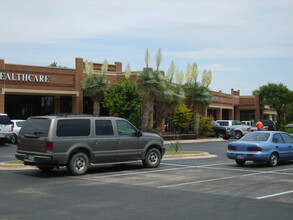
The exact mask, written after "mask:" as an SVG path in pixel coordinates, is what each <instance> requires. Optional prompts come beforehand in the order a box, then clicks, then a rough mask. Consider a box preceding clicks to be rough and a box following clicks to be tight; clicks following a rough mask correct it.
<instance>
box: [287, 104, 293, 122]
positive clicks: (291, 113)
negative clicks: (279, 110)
mask: <svg viewBox="0 0 293 220" xmlns="http://www.w3.org/2000/svg"><path fill="white" fill-rule="evenodd" d="M286 123H288V124H289V123H291V124H292V123H293V103H291V104H289V105H288V106H287V109H286Z"/></svg>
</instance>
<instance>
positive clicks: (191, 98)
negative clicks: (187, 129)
mask: <svg viewBox="0 0 293 220" xmlns="http://www.w3.org/2000/svg"><path fill="white" fill-rule="evenodd" d="M184 91H185V101H186V103H187V105H188V106H189V107H190V108H191V109H192V111H193V113H194V119H193V120H194V121H193V123H194V124H193V129H194V134H195V136H196V137H198V134H199V121H200V114H201V113H202V112H203V110H204V109H205V108H206V107H208V106H209V104H210V103H211V102H212V94H211V92H210V90H209V89H208V88H207V87H205V86H203V85H201V84H200V83H198V82H193V83H188V84H186V85H185V86H184Z"/></svg>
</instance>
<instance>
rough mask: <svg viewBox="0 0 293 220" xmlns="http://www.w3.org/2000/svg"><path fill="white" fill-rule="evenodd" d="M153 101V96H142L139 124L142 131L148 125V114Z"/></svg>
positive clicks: (151, 108)
mask: <svg viewBox="0 0 293 220" xmlns="http://www.w3.org/2000/svg"><path fill="white" fill-rule="evenodd" d="M154 101H155V98H154V97H153V96H151V95H150V94H146V95H144V97H143V103H142V121H141V126H140V127H141V130H142V131H146V129H147V127H148V124H149V119H150V114H151V112H152V111H153V106H154Z"/></svg>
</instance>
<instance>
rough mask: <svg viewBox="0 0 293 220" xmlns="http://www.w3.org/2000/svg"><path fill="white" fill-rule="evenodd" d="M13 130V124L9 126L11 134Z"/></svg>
mask: <svg viewBox="0 0 293 220" xmlns="http://www.w3.org/2000/svg"><path fill="white" fill-rule="evenodd" d="M13 129H14V126H13V124H12V125H11V132H13Z"/></svg>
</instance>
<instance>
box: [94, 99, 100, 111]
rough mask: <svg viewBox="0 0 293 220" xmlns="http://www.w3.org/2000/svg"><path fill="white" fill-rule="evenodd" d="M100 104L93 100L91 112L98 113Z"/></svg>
mask: <svg viewBox="0 0 293 220" xmlns="http://www.w3.org/2000/svg"><path fill="white" fill-rule="evenodd" d="M100 110H101V104H100V102H99V101H97V100H93V114H94V115H100Z"/></svg>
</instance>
